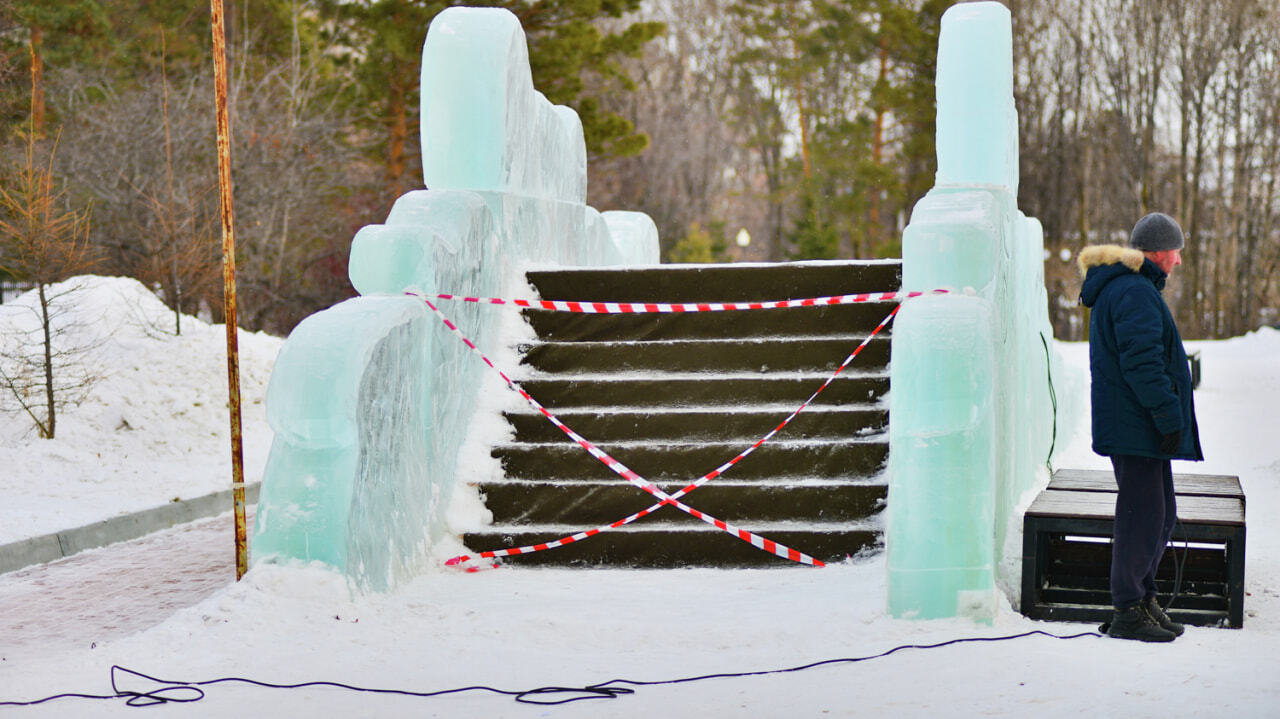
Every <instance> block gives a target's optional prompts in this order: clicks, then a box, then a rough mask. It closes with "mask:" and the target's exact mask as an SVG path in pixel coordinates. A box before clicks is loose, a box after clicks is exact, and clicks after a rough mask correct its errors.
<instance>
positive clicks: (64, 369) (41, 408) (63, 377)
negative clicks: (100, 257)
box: [0, 133, 95, 439]
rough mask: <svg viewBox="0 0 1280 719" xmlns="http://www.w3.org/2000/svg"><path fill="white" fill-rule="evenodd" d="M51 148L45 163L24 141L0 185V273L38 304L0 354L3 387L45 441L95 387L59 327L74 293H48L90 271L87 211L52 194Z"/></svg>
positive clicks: (80, 349)
mask: <svg viewBox="0 0 1280 719" xmlns="http://www.w3.org/2000/svg"><path fill="white" fill-rule="evenodd" d="M56 147H57V141H56V140H55V141H54V142H53V143H52V145H51V149H50V150H49V159H48V160H47V161H43V162H42V161H41V160H40V159H39V158H38V157H37V143H36V140H35V138H34V133H30V134H28V136H27V142H26V148H25V154H24V158H23V160H22V161H20V162H18V163H17V166H16V167H15V168H14V171H13V173H12V176H11V177H9V178H6V180H5V182H4V183H3V184H2V185H0V244H2V245H3V248H4V253H3V255H2V257H3V261H4V263H5V264H4V266H3V268H2V269H4V270H5V271H6V272H8V273H9V274H11V275H13V276H15V277H17V278H19V279H20V280H22V281H24V282H27V283H30V284H31V285H33V286H34V288H35V291H36V297H37V302H36V304H35V305H34V306H33V307H32V308H31V309H32V312H33V314H34V315H35V317H34V320H35V321H34V322H33V323H30V324H28V325H27V326H26V327H25V328H24V327H22V326H19V327H16V328H15V329H14V333H15V337H13V338H9V341H6V342H5V343H4V347H5V349H4V350H3V352H0V385H3V387H4V389H5V390H6V392H5V396H7V397H10V398H12V399H13V400H15V401H16V402H17V405H18V408H19V411H21V412H22V413H24V414H26V415H27V416H28V417H29V418H30V419H31V421H32V422H33V423H34V425H35V427H36V430H37V431H38V432H39V434H40V436H41V437H44V438H46V439H53V438H54V435H55V432H56V431H57V420H58V411H59V410H60V409H61V408H62V407H63V406H65V405H66V404H67V403H68V402H75V401H77V400H78V399H79V393H80V392H81V391H83V390H85V389H87V387H88V385H89V384H91V383H92V381H93V378H92V376H91V374H90V373H88V372H87V371H86V370H85V366H84V364H83V359H84V355H85V353H86V352H87V350H88V349H89V348H88V347H87V346H83V345H81V346H71V345H68V344H67V342H66V341H65V340H66V339H67V337H68V334H69V333H68V328H67V326H66V324H65V323H63V322H62V321H60V315H61V314H62V313H63V312H66V311H67V310H68V305H69V304H70V303H71V302H73V300H74V297H73V296H74V293H75V290H76V287H75V286H74V285H65V284H64V285H62V286H61V287H62V289H60V290H54V289H52V288H53V287H54V286H55V283H58V282H61V281H62V280H65V279H67V278H69V277H71V276H73V275H77V274H80V273H83V272H88V271H91V270H92V269H93V267H94V265H95V257H94V253H93V248H92V247H91V246H90V245H89V243H88V227H89V213H88V210H83V211H81V210H76V209H64V208H63V199H64V194H65V193H64V191H61V190H57V189H56V188H55V186H54V184H55V180H54V175H53V169H52V168H53V157H54V155H55V153H56Z"/></svg>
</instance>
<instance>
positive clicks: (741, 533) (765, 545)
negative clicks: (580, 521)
mask: <svg viewBox="0 0 1280 719" xmlns="http://www.w3.org/2000/svg"><path fill="white" fill-rule="evenodd" d="M405 294H409V295H413V296H415V297H419V298H420V299H422V301H423V302H425V303H426V304H427V307H430V308H431V311H432V312H434V313H435V314H436V316H437V317H439V318H440V319H441V321H443V322H444V324H445V326H446V327H448V328H449V330H450V331H451V332H453V333H454V334H456V335H458V337H459V338H461V339H462V341H463V343H464V344H466V346H467V348H468V349H470V350H471V351H472V352H475V353H476V354H478V355H479V356H480V359H481V360H483V361H484V363H485V364H486V365H488V366H489V367H490V368H492V369H493V370H494V371H495V372H497V373H498V375H499V376H500V377H502V379H503V381H504V382H506V383H507V386H508V387H510V388H511V389H513V390H515V391H516V392H517V393H519V394H520V396H521V397H523V398H524V400H525V401H526V402H528V403H529V404H530V406H532V407H533V408H534V409H536V410H538V412H539V413H541V414H542V416H544V417H546V418H547V420H548V421H550V422H551V423H552V424H554V425H555V426H556V427H557V428H559V429H560V431H562V432H564V433H565V434H566V435H568V436H569V438H570V439H572V440H573V441H574V442H576V443H577V444H578V446H580V447H582V448H583V449H585V450H586V451H587V452H588V453H590V454H591V456H592V457H595V458H596V459H598V460H599V461H600V462H602V463H603V464H604V465H605V466H606V467H608V468H609V469H610V470H611V471H613V472H614V473H615V474H617V475H618V476H619V477H622V478H623V479H625V480H626V481H627V482H628V483H630V484H631V485H632V486H634V487H637V488H639V489H642V490H644V491H645V492H648V493H649V494H652V495H653V496H654V497H656V498H657V499H658V500H659V501H658V506H662V505H665V504H669V505H671V506H673V507H675V508H676V509H679V510H680V511H682V512H684V513H686V514H688V515H690V516H692V517H697V518H698V519H700V520H702V521H703V522H706V523H707V524H710V525H712V526H714V527H716V528H718V529H721V530H723V531H725V532H728V533H729V534H732V535H733V536H736V537H737V538H739V539H741V540H742V541H744V542H747V543H749V544H751V545H752V546H754V547H757V548H759V549H762V550H764V551H766V552H770V553H771V554H774V555H776V556H779V557H782V558H783V559H790V560H791V561H793V562H799V563H801V564H808V565H812V566H818V567H821V566H824V565H823V563H822V562H821V561H819V560H817V559H814V558H813V557H811V556H809V555H807V554H805V553H804V552H800V551H797V550H795V549H792V548H791V547H788V546H786V545H784V544H781V543H778V542H774V541H773V540H770V539H767V538H765V537H761V536H760V535H758V534H755V533H754V532H750V531H747V530H745V529H741V528H739V527H735V526H733V525H731V524H729V523H728V522H725V521H723V520H721V519H718V518H716V517H713V516H712V515H710V514H707V513H705V512H702V511H700V510H698V509H694V508H693V507H690V506H689V505H687V504H685V503H683V502H681V501H679V500H678V499H676V498H674V497H672V496H671V495H669V494H667V493H666V492H664V491H662V489H660V488H659V487H658V486H657V485H656V484H654V483H653V482H650V481H649V480H647V479H645V478H644V477H641V476H640V475H639V474H637V473H636V472H635V471H634V470H632V469H631V468H629V467H627V466H626V465H625V464H623V463H622V462H620V461H618V460H617V459H615V458H613V457H612V456H610V455H609V453H607V452H605V451H604V450H602V449H600V448H599V447H597V446H595V445H594V444H592V443H591V442H590V441H588V440H587V439H586V438H585V437H583V436H582V435H580V434H578V433H577V432H575V431H573V430H572V429H570V428H569V426H568V425H566V424H565V423H564V422H561V421H560V420H559V419H558V418H557V417H556V416H555V415H553V414H552V413H551V412H550V411H548V410H547V408H546V407H543V406H542V404H541V403H539V402H538V401H537V400H536V399H534V398H533V397H532V396H531V395H530V394H529V393H528V392H526V391H525V390H524V388H523V387H521V386H520V385H518V384H516V383H515V381H513V380H512V379H511V378H510V377H508V376H507V374H506V373H505V372H503V371H502V370H500V369H498V368H497V366H495V365H494V364H493V362H492V361H491V360H490V359H489V358H488V357H486V356H485V354H484V353H483V352H481V351H480V348H479V347H476V345H475V343H474V342H472V341H471V340H470V339H468V338H467V336H466V335H464V334H463V333H462V331H461V330H460V329H458V326H457V325H455V324H454V323H453V322H452V321H451V320H450V319H449V318H448V317H445V315H444V313H443V312H441V311H440V308H438V307H436V306H435V305H434V304H432V303H431V300H428V299H427V298H425V297H422V296H421V295H418V294H416V293H413V292H406V293H405ZM655 509H656V507H655ZM646 513H647V512H646ZM636 519H639V517H636ZM632 521H634V520H632ZM615 524H617V526H622V525H621V523H615ZM599 531H603V529H599V530H597V531H596V532H583V533H580V534H581V535H582V536H581V537H579V535H573V537H572V538H568V537H566V538H565V539H560V540H557V541H556V542H548V543H547V544H539V545H533V546H532V547H528V548H525V547H521V548H518V550H511V549H508V550H500V551H499V552H493V553H485V554H482V555H481V557H482V558H489V555H491V556H492V557H497V556H507V555H515V554H524V553H526V550H527V551H542V550H544V549H553V548H554V547H560V546H564V545H565V544H570V543H572V542H574V541H578V539H579V538H586V537H587V536H591V535H592V534H596V533H599ZM566 540H568V541H566ZM468 559H470V557H469V556H466V555H463V556H460V557H454V558H453V559H450V560H449V561H448V562H446V564H448V565H451V566H453V565H458V564H461V563H463V562H465V561H467V560H468Z"/></svg>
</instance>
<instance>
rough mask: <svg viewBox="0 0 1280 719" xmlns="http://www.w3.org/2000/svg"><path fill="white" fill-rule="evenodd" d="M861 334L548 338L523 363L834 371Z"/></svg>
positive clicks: (565, 368) (570, 369)
mask: <svg viewBox="0 0 1280 719" xmlns="http://www.w3.org/2000/svg"><path fill="white" fill-rule="evenodd" d="M865 338H866V336H865V335H862V336H857V335H855V336H837V337H812V338H803V339H800V338H792V337H784V338H774V337H762V338H759V339H752V340H672V341H669V342H544V343H539V344H534V345H532V346H530V347H528V348H527V351H526V352H525V357H524V360H523V364H524V365H527V367H528V368H529V369H530V370H532V371H535V372H539V373H543V374H556V373H582V372H606V371H607V372H622V373H625V372H705V373H707V375H708V376H712V375H715V374H717V373H723V372H759V373H761V374H765V373H768V372H833V371H835V369H836V368H837V367H839V366H840V363H841V362H843V361H844V359H845V358H846V357H848V356H849V353H850V352H852V351H853V350H854V349H856V348H857V347H858V345H859V344H860V343H861V342H862V341H863V340H864V339H865ZM857 363H858V367H859V369H862V370H867V369H873V368H882V367H885V366H887V365H888V364H889V339H888V338H886V337H880V336H879V335H877V336H876V337H875V338H873V339H872V340H871V341H870V342H869V343H868V344H867V347H866V349H864V350H862V352H861V353H859V354H858V358H857Z"/></svg>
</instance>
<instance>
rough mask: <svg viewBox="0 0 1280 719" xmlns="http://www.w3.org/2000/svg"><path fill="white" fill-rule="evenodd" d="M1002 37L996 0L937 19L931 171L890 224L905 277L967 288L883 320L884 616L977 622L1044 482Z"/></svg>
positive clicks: (1046, 359) (1033, 260)
mask: <svg viewBox="0 0 1280 719" xmlns="http://www.w3.org/2000/svg"><path fill="white" fill-rule="evenodd" d="M1012 46H1013V43H1012V34H1011V22H1010V16H1009V11H1008V10H1007V9H1006V8H1005V7H1004V6H1003V5H1001V4H1000V3H996V2H979V3H964V4H959V5H955V6H953V7H951V8H950V9H949V10H947V12H946V13H945V14H944V15H943V18H942V33H941V36H940V39H939V46H938V75H937V106H938V117H937V152H938V173H937V177H936V181H935V186H934V188H933V189H932V190H930V192H929V193H928V194H927V195H926V196H925V197H923V198H922V199H921V200H920V202H918V203H917V204H916V206H915V208H914V209H913V211H912V215H911V222H910V224H909V225H908V226H907V228H906V230H905V232H904V234H903V248H902V259H903V289H904V290H921V291H927V290H931V289H935V288H942V287H945V288H952V289H957V290H959V289H963V290H965V292H964V293H953V294H948V295H943V296H933V297H927V298H920V299H916V300H911V301H908V302H907V303H906V304H905V305H904V306H903V308H902V310H901V312H899V315H898V318H897V320H896V323H895V327H894V333H893V340H892V341H893V363H892V369H891V372H892V376H891V381H892V388H893V389H892V392H891V393H890V416H891V417H892V421H891V422H890V429H889V432H890V454H889V456H890V466H889V478H890V479H889V484H890V489H889V495H890V496H889V507H888V528H887V538H886V541H887V544H888V572H889V578H888V585H889V596H888V604H889V611H890V613H891V614H893V615H894V616H899V617H918V618H935V617H950V616H957V615H964V616H971V617H974V618H977V619H979V620H989V619H990V618H991V617H992V616H993V615H994V612H995V607H996V594H995V592H996V587H997V584H999V585H1000V586H1002V587H1004V588H1005V589H1006V590H1009V589H1011V588H1012V589H1013V591H1016V588H1017V587H1018V581H1017V580H1018V578H1017V577H1014V576H1009V573H1010V572H1011V571H1016V570H1017V568H1018V566H1019V565H1018V563H1017V562H1016V561H1002V557H1004V556H1005V555H1006V554H1007V550H1006V547H1008V546H1013V545H1017V543H1016V542H1012V541H1010V536H1009V535H1010V532H1009V527H1010V526H1011V523H1014V522H1015V521H1016V517H1015V515H1016V514H1017V513H1018V512H1017V510H1018V508H1019V506H1020V504H1021V503H1022V502H1023V501H1024V497H1025V496H1026V495H1027V494H1028V493H1029V491H1030V490H1031V489H1032V488H1033V487H1034V485H1036V483H1037V482H1038V481H1040V480H1042V479H1046V478H1047V473H1046V472H1044V470H1043V465H1044V464H1045V463H1046V462H1047V461H1048V456H1047V455H1048V452H1049V446H1050V442H1051V425H1052V419H1053V409H1052V406H1051V403H1050V401H1049V399H1048V385H1047V379H1046V378H1047V376H1048V364H1047V363H1051V362H1053V358H1052V352H1051V350H1052V345H1051V344H1050V342H1049V340H1051V339H1052V335H1051V332H1050V330H1049V324H1048V308H1047V304H1046V298H1045V290H1044V279H1043V259H1042V253H1043V240H1042V237H1041V233H1040V226H1039V223H1038V222H1036V221H1035V220H1033V219H1029V218H1026V217H1025V216H1023V215H1022V214H1021V213H1020V212H1019V211H1018V209H1017V206H1016V195H1017V183H1018V143H1017V112H1016V110H1015V108H1014V105H1013V62H1012V60H1013V52H1012ZM1018 549H1020V547H1018V546H1013V551H1014V552H1016V551H1017V550H1018ZM1015 599H1016V598H1015ZM1015 603H1016V602H1015Z"/></svg>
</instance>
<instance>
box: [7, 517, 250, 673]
mask: <svg viewBox="0 0 1280 719" xmlns="http://www.w3.org/2000/svg"><path fill="white" fill-rule="evenodd" d="M249 526H250V528H252V526H253V520H252V514H250V517H249ZM233 581H235V539H234V523H233V520H232V518H231V514H230V513H227V514H225V515H223V516H220V517H214V518H212V519H202V520H199V521H196V522H191V523H189V524H185V525H182V526H179V527H175V528H173V529H169V530H165V531H162V532H156V533H155V534H151V535H148V536H146V537H143V538H141V539H135V540H132V541H129V542H121V543H119V544H113V545H111V546H108V547H103V548H101V549H93V550H89V551H86V552H82V553H80V554H76V555H74V556H71V557H68V558H66V559H61V560H58V561H56V562H50V563H49V564H42V565H38V566H33V567H28V568H26V569H21V570H18V571H16V572H9V573H6V574H0V644H3V646H4V648H7V649H18V648H21V647H30V646H39V647H41V648H42V649H64V648H74V647H78V646H79V647H87V646H89V645H91V644H93V643H96V642H101V641H105V640H108V639H115V638H118V637H122V636H126V635H129V634H133V633H135V632H139V631H141V630H144V629H147V628H149V627H152V626H155V625H156V624H159V623H161V622H163V621H164V620H165V619H167V618H168V617H169V616H170V615H172V614H173V613H174V612H175V611H177V610H179V609H183V608H185V607H189V606H192V605H194V604H197V603H199V602H200V601H202V600H203V599H204V598H206V597H208V596H209V595H211V594H213V593H214V592H215V591H217V590H218V589H219V588H221V587H224V586H226V585H227V584H229V583H230V582H233Z"/></svg>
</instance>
